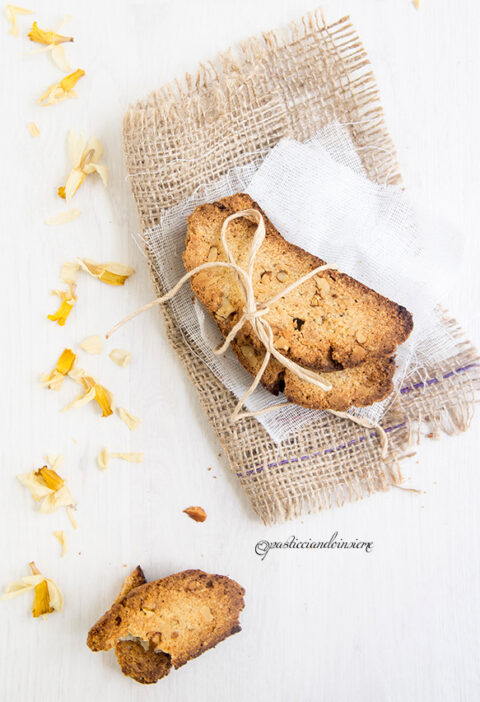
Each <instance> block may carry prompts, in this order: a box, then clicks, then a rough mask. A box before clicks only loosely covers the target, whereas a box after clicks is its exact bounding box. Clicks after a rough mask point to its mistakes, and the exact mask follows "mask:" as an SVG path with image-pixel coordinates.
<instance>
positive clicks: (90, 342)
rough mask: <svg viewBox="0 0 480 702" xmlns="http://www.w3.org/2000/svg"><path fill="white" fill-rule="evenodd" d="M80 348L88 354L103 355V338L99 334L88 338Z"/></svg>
mask: <svg viewBox="0 0 480 702" xmlns="http://www.w3.org/2000/svg"><path fill="white" fill-rule="evenodd" d="M80 348H82V349H83V350H84V351H86V352H87V353H102V337H101V336H99V335H98V334H93V335H92V336H87V338H86V339H84V340H83V341H82V342H81V344H80Z"/></svg>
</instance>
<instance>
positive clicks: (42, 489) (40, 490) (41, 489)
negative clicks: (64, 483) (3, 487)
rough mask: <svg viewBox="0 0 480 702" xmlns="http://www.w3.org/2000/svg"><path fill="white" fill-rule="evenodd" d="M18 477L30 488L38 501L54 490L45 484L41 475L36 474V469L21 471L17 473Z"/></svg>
mask: <svg viewBox="0 0 480 702" xmlns="http://www.w3.org/2000/svg"><path fill="white" fill-rule="evenodd" d="M17 478H18V480H19V481H20V482H21V483H22V485H25V487H27V488H28V489H29V490H30V493H31V495H32V497H33V499H34V500H36V501H37V502H38V501H40V500H43V499H44V498H45V497H48V496H49V495H51V494H52V493H53V490H50V488H49V487H47V486H46V485H45V483H44V482H43V480H42V479H41V477H40V476H39V475H36V474H35V471H34V470H32V471H30V473H21V474H20V475H17Z"/></svg>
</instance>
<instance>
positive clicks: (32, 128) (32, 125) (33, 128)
mask: <svg viewBox="0 0 480 702" xmlns="http://www.w3.org/2000/svg"><path fill="white" fill-rule="evenodd" d="M27 127H28V131H29V132H30V135H31V136H32V137H34V138H35V137H38V136H40V129H39V128H38V127H37V125H36V124H35V122H29V123H28V124H27Z"/></svg>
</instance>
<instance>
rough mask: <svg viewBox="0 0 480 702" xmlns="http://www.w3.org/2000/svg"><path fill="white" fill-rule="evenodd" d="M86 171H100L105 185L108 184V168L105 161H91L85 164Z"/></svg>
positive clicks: (99, 173)
mask: <svg viewBox="0 0 480 702" xmlns="http://www.w3.org/2000/svg"><path fill="white" fill-rule="evenodd" d="M84 170H85V173H98V175H99V176H100V178H101V179H102V183H103V184H104V185H105V187H106V186H107V184H108V168H107V167H106V166H105V165H104V164H103V163H89V164H88V166H85V169H84Z"/></svg>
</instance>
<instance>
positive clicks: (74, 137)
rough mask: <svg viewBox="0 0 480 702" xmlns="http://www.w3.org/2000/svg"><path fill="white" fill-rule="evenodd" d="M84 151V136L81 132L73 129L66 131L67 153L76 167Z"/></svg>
mask: <svg viewBox="0 0 480 702" xmlns="http://www.w3.org/2000/svg"><path fill="white" fill-rule="evenodd" d="M84 151H85V137H84V136H83V134H77V132H75V131H74V130H73V129H71V130H70V131H69V132H68V153H69V154H70V161H71V162H72V166H73V167H74V168H76V167H77V166H78V164H79V163H80V161H81V160H82V156H83V152H84Z"/></svg>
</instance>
